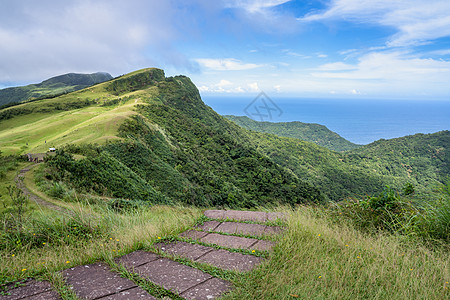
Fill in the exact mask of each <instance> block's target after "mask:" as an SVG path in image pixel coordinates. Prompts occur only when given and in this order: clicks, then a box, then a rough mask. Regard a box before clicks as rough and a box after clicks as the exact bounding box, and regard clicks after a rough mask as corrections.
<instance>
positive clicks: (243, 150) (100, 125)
mask: <svg viewBox="0 0 450 300" xmlns="http://www.w3.org/2000/svg"><path fill="white" fill-rule="evenodd" d="M88 143H90V145H87V144H88ZM92 143H95V145H94V144H92ZM49 146H51V147H56V148H58V149H59V150H60V151H59V152H58V154H57V155H56V156H55V157H54V158H53V159H51V160H50V161H49V162H48V163H47V165H48V170H47V171H46V174H47V179H51V180H55V181H57V182H63V183H64V185H66V186H67V187H68V188H69V189H76V190H77V191H79V192H82V193H94V194H96V195H100V196H106V197H109V198H125V199H130V200H140V201H141V200H143V201H148V202H150V203H187V204H194V205H201V206H206V205H208V206H228V207H254V206H256V205H278V204H280V203H289V204H295V203H305V202H321V201H323V200H324V198H323V196H322V195H321V193H320V192H319V191H318V190H317V189H315V188H314V187H312V186H311V185H309V184H307V183H305V182H304V181H303V180H301V179H299V178H298V176H295V175H294V174H292V172H289V171H288V170H287V169H284V168H282V167H280V166H279V165H277V164H276V163H274V162H273V161H272V160H270V159H269V158H267V157H266V156H264V155H263V154H261V153H259V152H258V151H256V149H254V148H253V147H252V146H251V145H250V144H249V143H248V142H247V141H246V140H245V135H244V134H243V129H240V128H239V127H237V126H236V125H234V124H231V123H229V122H228V121H226V120H225V119H224V118H222V117H221V116H219V115H218V114H216V113H215V112H214V111H213V110H212V109H211V108H209V107H207V106H206V105H205V104H204V103H203V102H202V101H201V99H200V95H199V93H198V90H197V88H196V87H195V86H194V84H193V83H192V82H191V81H190V79H189V78H187V77H184V76H176V77H173V78H172V77H169V78H166V77H165V76H164V72H163V71H162V70H158V69H146V70H141V71H137V72H134V73H131V74H128V75H126V76H123V77H120V78H118V79H115V80H113V81H110V82H105V83H102V84H99V85H96V86H94V87H91V88H88V89H85V90H81V91H77V92H74V93H71V94H67V95H63V96H60V97H56V98H52V99H45V100H40V101H35V102H31V103H24V104H21V105H18V106H14V107H10V108H7V109H4V110H2V111H0V147H1V149H2V151H3V152H4V153H5V154H8V153H27V152H32V153H33V152H43V151H45V150H46V149H47V148H48V147H49ZM64 146H66V147H65V148H64ZM73 154H76V155H82V156H83V157H84V158H83V159H80V160H74V159H73V158H72V155H73ZM124 182H126V183H127V184H124Z"/></svg>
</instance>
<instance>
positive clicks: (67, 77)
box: [0, 73, 112, 107]
mask: <svg viewBox="0 0 450 300" xmlns="http://www.w3.org/2000/svg"><path fill="white" fill-rule="evenodd" d="M110 79H112V77H111V75H109V74H107V73H94V74H74V73H69V74H64V75H60V76H56V77H52V78H50V79H47V80H45V81H43V82H41V83H39V84H30V85H27V86H20V87H12V88H6V89H2V90H0V107H1V106H2V105H7V104H13V103H17V102H23V101H27V100H30V99H34V98H42V97H49V96H53V95H59V94H62V93H69V92H73V91H77V90H80V89H83V88H85V87H88V86H90V85H93V84H96V83H100V82H104V81H107V80H110Z"/></svg>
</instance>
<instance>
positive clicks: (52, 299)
mask: <svg viewBox="0 0 450 300" xmlns="http://www.w3.org/2000/svg"><path fill="white" fill-rule="evenodd" d="M0 298H1V297H0ZM1 299H3V298H1ZM23 299H26V300H58V299H61V297H60V296H59V294H58V293H57V292H55V291H48V292H43V293H41V294H37V295H33V296H30V297H26V298H23Z"/></svg>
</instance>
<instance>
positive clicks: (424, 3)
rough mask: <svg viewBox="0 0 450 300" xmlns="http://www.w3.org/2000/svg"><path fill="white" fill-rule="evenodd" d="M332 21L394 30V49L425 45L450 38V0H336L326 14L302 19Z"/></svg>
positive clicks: (392, 42) (392, 40)
mask: <svg viewBox="0 0 450 300" xmlns="http://www.w3.org/2000/svg"><path fill="white" fill-rule="evenodd" d="M328 19H343V20H347V21H353V22H359V23H372V24H378V25H382V26H389V27H394V28H396V29H397V30H398V32H397V33H396V34H395V35H393V36H392V37H391V38H390V39H389V40H388V41H387V45H388V46H390V47H398V46H411V45H421V44H425V43H428V42H430V41H432V40H435V39H438V38H441V37H447V36H450V1H448V0H433V1H429V0H397V1H393V0H333V1H331V4H330V5H329V7H328V9H326V10H325V11H323V12H321V13H312V14H309V15H306V16H305V17H302V18H299V20H300V21H304V22H310V21H322V20H328Z"/></svg>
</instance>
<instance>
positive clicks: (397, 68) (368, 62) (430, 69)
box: [312, 51, 450, 85]
mask: <svg viewBox="0 0 450 300" xmlns="http://www.w3.org/2000/svg"><path fill="white" fill-rule="evenodd" d="M317 70H318V71H319V72H314V73H313V74H312V75H313V76H315V77H321V78H340V79H353V80H367V79H370V80H390V81H392V82H398V81H403V82H405V83H407V82H419V83H420V82H421V83H427V82H428V83H430V82H434V83H439V82H440V83H444V82H446V81H448V78H450V62H449V61H443V60H434V59H431V58H419V57H414V56H411V55H410V54H408V53H405V52H398V51H397V52H373V53H369V54H367V55H363V56H361V57H360V58H359V60H358V62H357V63H356V64H354V65H350V64H345V63H343V62H336V63H331V64H325V65H322V66H320V67H319V68H318V69H317ZM406 85H408V84H406Z"/></svg>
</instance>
